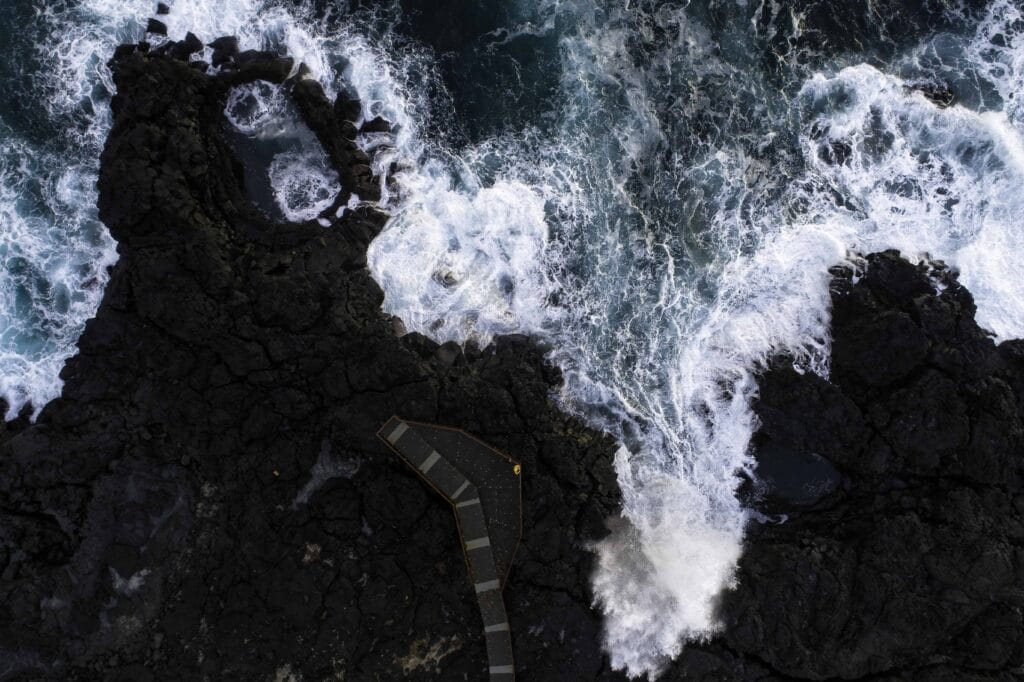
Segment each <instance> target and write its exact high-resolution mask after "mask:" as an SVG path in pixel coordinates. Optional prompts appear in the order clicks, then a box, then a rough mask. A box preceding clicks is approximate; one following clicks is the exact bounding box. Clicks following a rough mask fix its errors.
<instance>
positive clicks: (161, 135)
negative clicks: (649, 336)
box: [0, 49, 618, 681]
mask: <svg viewBox="0 0 1024 682" xmlns="http://www.w3.org/2000/svg"><path fill="white" fill-rule="evenodd" d="M286 65H287V68H286ZM112 67H113V72H114V77H115V80H116V84H117V93H118V94H117V96H116V97H115V98H114V101H113V104H112V107H113V114H114V125H113V129H112V131H111V133H110V137H109V139H108V141H107V145H106V148H105V150H104V153H103V157H102V170H101V175H100V180H99V189H100V199H99V209H100V215H101V217H102V219H103V220H104V222H105V223H106V224H107V226H108V227H109V229H110V231H111V234H112V235H113V236H114V237H115V238H116V239H117V241H118V245H119V247H118V248H119V254H120V260H119V262H118V263H117V265H116V266H115V267H114V270H113V273H112V278H111V282H110V285H109V286H108V288H107V291H106V293H105V296H104V300H103V303H102V305H101V307H100V309H99V312H98V314H97V316H96V318H95V319H93V320H91V321H90V322H89V324H88V325H87V328H86V330H85V333H84V334H83V335H82V337H81V340H80V342H79V349H80V352H79V354H78V355H77V356H76V357H75V358H73V359H72V360H70V361H69V362H68V364H67V366H66V368H65V369H64V371H63V373H62V378H63V379H64V381H65V382H66V383H65V389H64V393H63V396H62V397H61V398H60V399H59V400H57V401H54V402H53V403H51V404H50V405H48V406H47V407H46V409H45V410H44V411H43V413H42V415H41V416H40V418H39V421H38V423H36V424H34V425H26V424H17V423H14V424H11V425H8V426H6V427H4V430H3V431H2V432H0V500H2V502H0V679H4V680H7V679H18V680H23V679H60V680H90V681H91V680H98V679H111V680H115V679H116V680H122V679H123V680H193V679H203V678H209V679H218V680H219V679H239V680H243V679H244V680H263V679H274V678H275V677H276V678H277V679H289V678H288V675H290V674H293V675H295V676H300V675H301V676H302V678H303V679H307V680H320V679H336V678H337V676H343V677H344V679H353V680H361V679H396V678H399V677H402V676H403V675H405V674H406V673H408V674H409V675H411V676H412V677H414V678H415V677H436V676H437V674H438V673H436V672H435V671H437V670H442V671H443V675H444V676H445V677H446V678H450V677H449V676H458V677H459V678H462V677H465V678H466V679H477V678H479V677H482V676H483V675H484V674H485V667H486V658H485V654H484V643H483V637H482V633H481V631H482V626H481V623H480V616H479V612H478V611H477V607H476V603H475V600H474V596H473V593H472V585H471V584H470V583H469V581H468V579H467V571H466V566H465V560H464V558H463V556H462V552H461V549H460V547H459V541H458V534H457V531H456V528H455V522H454V519H453V517H452V514H451V511H450V509H449V508H448V507H446V505H445V504H444V503H443V502H442V501H441V500H439V499H437V498H436V496H435V495H433V494H431V493H430V492H429V491H428V490H426V489H425V488H424V486H423V484H422V482H421V481H420V480H419V479H418V478H417V477H416V476H414V475H413V474H412V473H411V472H410V471H408V470H407V468H406V466H405V465H404V464H402V462H401V461H400V460H399V459H398V458H397V457H395V456H394V455H393V454H392V453H390V452H388V451H387V450H386V449H385V448H384V447H383V445H382V444H381V443H380V442H379V440H378V439H377V438H376V436H375V432H376V430H377V429H378V428H379V426H380V425H381V424H382V423H384V421H385V420H386V419H388V418H389V417H390V416H391V415H393V414H399V415H401V416H403V417H406V418H410V419H418V420H424V421H430V422H438V423H442V424H449V425H453V426H458V427H461V428H465V429H467V430H468V431H470V432H472V433H474V434H475V435H477V436H479V437H481V438H483V439H485V440H487V441H488V442H489V443H491V444H493V445H494V446H496V447H499V448H502V449H504V450H506V451H507V452H509V453H513V454H514V455H515V456H516V457H517V458H519V459H521V460H522V463H523V468H524V474H523V476H524V478H523V509H524V511H523V525H524V528H525V529H526V537H525V538H524V542H523V544H522V546H521V547H520V549H519V552H518V555H517V558H516V562H515V566H514V568H513V575H512V577H511V579H510V582H509V585H508V588H507V600H508V606H509V614H510V618H511V620H512V624H513V630H514V631H515V632H517V633H522V636H521V638H519V640H518V645H517V646H518V649H517V655H518V656H519V658H520V659H521V661H522V663H521V665H522V666H523V667H524V669H529V670H532V671H541V673H540V674H544V673H543V671H570V670H573V669H584V667H585V665H591V666H593V665H598V666H599V665H600V656H598V655H596V653H595V652H596V651H597V649H596V646H597V645H596V632H597V629H598V626H599V619H598V616H597V614H596V613H594V611H593V610H592V609H591V608H590V606H589V604H590V597H589V595H588V594H587V592H586V590H587V577H588V575H589V573H590V570H591V567H590V565H591V555H590V553H589V552H588V551H587V550H586V549H585V547H584V543H585V542H587V541H588V539H594V538H595V537H596V534H598V533H601V532H603V529H602V527H601V524H600V523H597V524H595V523H594V520H595V519H598V520H600V519H603V518H604V517H605V516H607V515H609V514H612V513H614V511H615V508H616V505H617V500H618V491H617V486H616V484H615V479H614V474H613V472H612V469H611V464H610V458H611V453H612V451H613V444H612V443H611V442H610V441H609V440H608V439H607V438H603V437H601V436H600V435H598V434H596V433H594V432H592V431H589V430H587V429H585V428H584V427H582V426H581V425H580V424H579V423H577V422H576V421H574V420H573V419H571V418H569V417H567V416H565V415H563V414H562V413H560V412H559V411H558V410H557V409H556V408H555V406H554V405H553V403H552V402H551V400H550V398H549V394H550V392H551V389H552V387H554V386H556V385H557V384H558V383H559V381H560V377H559V374H558V372H557V371H556V370H555V369H553V368H552V367H550V366H548V365H546V364H545V362H544V359H543V354H542V352H541V350H540V349H538V348H537V347H536V346H535V345H533V344H532V343H531V342H529V341H527V340H525V339H522V338H518V337H515V338H508V339H498V340H497V341H496V342H495V343H494V344H493V345H492V346H490V347H488V348H486V349H483V350H477V349H468V350H466V351H463V350H462V349H455V350H454V352H448V351H446V352H445V353H441V354H439V353H438V350H439V348H438V346H437V344H434V343H432V342H430V341H428V340H427V339H424V338H423V337H420V336H417V335H408V336H406V337H404V338H399V337H397V336H395V334H394V333H393V329H394V327H395V322H394V320H392V319H391V318H389V317H388V316H387V315H384V314H383V313H382V312H381V310H380V306H381V302H382V297H383V295H382V293H381V290H380V289H379V287H378V286H377V285H376V284H375V283H374V281H373V280H372V278H371V277H370V275H369V273H368V272H367V271H366V269H365V263H366V255H365V250H366V246H367V244H368V243H369V241H370V240H371V239H372V238H373V237H374V236H375V235H376V234H377V233H378V232H379V230H380V229H381V227H382V225H383V224H384V220H385V216H384V215H383V214H381V213H379V212H378V211H376V210H375V209H374V208H372V207H370V206H368V205H364V206H361V207H359V208H357V209H356V210H354V211H347V212H345V214H344V217H342V218H341V219H337V220H335V221H334V224H332V226H331V227H330V228H324V227H322V226H321V225H320V224H318V223H317V222H316V221H311V222H308V223H274V222H271V221H269V220H268V219H267V218H265V217H264V216H263V215H262V214H261V213H260V212H259V211H258V210H256V209H255V208H254V207H253V206H252V205H250V204H249V203H248V202H247V201H246V199H245V194H244V191H243V187H242V186H241V184H240V183H241V180H240V178H241V177H242V174H241V173H239V172H237V171H238V169H237V162H236V161H235V160H234V157H233V154H232V152H231V149H230V147H229V146H228V143H227V142H226V140H225V139H224V132H223V131H224V117H223V109H224V106H225V102H226V97H227V95H228V93H229V91H230V89H231V88H232V87H234V86H236V85H238V84H239V83H242V82H245V81H246V80H251V79H254V78H266V79H269V80H272V81H274V82H280V81H282V80H283V79H284V77H285V76H287V74H288V72H290V70H291V62H290V60H286V59H282V58H281V57H279V56H277V55H271V54H267V53H242V54H240V55H238V60H237V68H235V69H229V70H226V71H224V72H222V73H220V74H218V75H216V76H211V75H206V74H204V73H201V72H199V71H197V70H195V69H191V68H189V67H188V66H187V65H186V64H184V63H182V62H180V61H177V60H175V59H172V58H171V57H170V56H169V55H168V54H147V53H143V52H141V51H139V50H133V49H122V50H119V51H118V53H117V58H116V60H115V61H114V62H113V63H112ZM307 82H308V81H301V82H298V83H294V84H290V85H289V86H287V87H288V91H289V92H292V93H293V94H294V97H295V99H296V101H297V102H298V103H299V109H300V111H302V112H303V114H304V115H305V119H306V122H307V124H308V125H309V126H310V127H311V129H312V130H314V132H316V133H317V135H318V137H319V138H320V139H322V140H325V141H326V142H327V144H328V148H329V150H331V151H332V152H334V153H332V155H331V158H332V161H334V162H335V163H336V164H338V165H337V166H336V170H337V171H338V172H339V174H340V175H342V176H346V175H347V176H352V177H362V176H360V175H359V173H360V172H361V171H359V169H358V166H360V165H364V164H365V163H366V161H369V157H368V156H367V155H366V154H364V153H362V152H361V150H360V151H359V152H358V153H356V152H357V150H355V149H354V148H353V147H350V146H348V143H347V142H346V141H345V138H339V139H337V140H336V139H334V138H332V135H333V134H335V133H336V132H337V130H338V125H339V121H338V120H337V119H334V118H323V117H322V116H323V115H324V114H326V115H330V116H333V111H334V110H333V106H332V103H331V102H330V101H328V100H326V98H325V97H324V96H323V93H322V90H318V89H317V88H316V87H314V86H313V85H312V84H311V83H310V84H308V85H307ZM441 356H444V357H443V358H442V357H441ZM552 623H559V624H560V625H559V626H558V627H559V632H561V633H562V634H561V637H562V638H563V641H569V642H574V641H579V642H582V643H583V644H584V646H583V647H580V648H579V652H578V653H577V654H573V655H569V656H567V655H566V652H565V651H563V650H561V649H560V647H554V646H551V643H552V642H553V641H555V638H557V637H559V634H558V632H555V631H548V634H547V635H546V636H545V637H542V638H538V637H534V636H531V635H530V634H529V633H530V632H531V631H532V630H531V629H532V628H536V627H541V626H544V625H545V624H552ZM584 660H586V663H584V662H583V661H584ZM551 674H552V675H553V674H554V673H551ZM296 678H297V677H296Z"/></svg>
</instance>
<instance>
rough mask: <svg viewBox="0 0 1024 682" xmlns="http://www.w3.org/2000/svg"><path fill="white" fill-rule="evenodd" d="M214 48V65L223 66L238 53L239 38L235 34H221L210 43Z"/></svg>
mask: <svg viewBox="0 0 1024 682" xmlns="http://www.w3.org/2000/svg"><path fill="white" fill-rule="evenodd" d="M210 47H211V48H213V56H212V62H213V65H214V66H222V65H224V64H226V63H228V62H229V61H231V60H232V59H234V57H235V55H237V54H238V38H237V37H235V36H221V37H220V38H217V39H216V40H214V41H213V42H211V43H210Z"/></svg>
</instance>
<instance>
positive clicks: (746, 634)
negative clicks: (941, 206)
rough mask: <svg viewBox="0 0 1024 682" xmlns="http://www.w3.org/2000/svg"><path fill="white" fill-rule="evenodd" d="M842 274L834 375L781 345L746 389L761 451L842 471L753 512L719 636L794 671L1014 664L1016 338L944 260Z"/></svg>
mask: <svg viewBox="0 0 1024 682" xmlns="http://www.w3.org/2000/svg"><path fill="white" fill-rule="evenodd" d="M853 274H854V273H853V272H851V271H849V270H837V272H836V279H835V281H834V284H833V322H832V328H833V336H834V344H833V357H832V371H831V381H825V380H823V379H821V378H820V377H817V376H815V375H813V374H798V373H797V372H796V371H794V370H793V369H792V367H791V366H790V365H789V363H787V362H786V361H785V360H784V359H779V361H778V362H777V363H776V365H775V367H774V368H773V369H772V370H771V371H770V372H768V373H767V374H766V375H764V376H763V377H762V378H761V397H760V401H759V402H758V404H757V413H758V416H759V417H760V419H761V423H762V426H761V430H760V432H759V434H758V437H757V441H756V445H757V452H758V455H757V457H758V460H759V461H765V458H766V456H767V457H768V458H770V457H771V456H772V453H774V452H777V451H784V452H788V453H791V454H792V456H799V457H809V456H815V457H821V458H824V459H826V460H827V461H828V462H830V463H831V465H834V467H835V468H836V469H837V470H838V471H839V473H840V474H841V482H840V484H839V486H838V488H837V489H836V490H835V491H834V492H832V493H831V494H829V495H826V496H825V497H824V498H822V499H820V500H819V501H818V502H817V503H816V504H815V505H813V506H811V507H810V508H809V509H803V508H801V507H799V506H798V505H794V504H790V505H789V506H788V507H787V506H786V505H785V503H781V504H780V502H779V501H778V500H774V501H772V505H771V507H772V508H771V509H769V510H768V511H771V512H774V513H788V515H789V516H788V519H787V520H786V522H785V523H782V524H764V525H754V526H753V527H752V528H751V532H750V535H749V538H748V543H747V545H748V546H747V551H746V554H745V556H744V557H743V559H742V561H741V571H740V574H739V582H740V585H741V588H740V589H739V590H738V591H737V592H735V593H733V594H732V595H730V596H729V597H727V600H726V604H727V606H726V612H727V614H728V622H729V623H730V624H731V626H732V627H731V628H730V630H729V632H728V633H727V634H726V636H725V641H726V642H728V645H729V646H730V648H732V649H733V650H735V651H738V652H742V653H743V654H744V655H748V656H756V657H757V658H758V659H760V660H763V661H765V662H766V663H768V664H770V665H771V667H772V668H773V669H774V670H776V671H778V672H780V673H783V674H785V675H788V676H791V677H795V678H799V679H824V678H840V677H841V678H843V679H861V678H866V677H868V676H871V675H877V677H872V678H871V679H917V680H941V679H948V680H954V679H957V680H968V679H982V678H984V679H1005V680H1010V679H1019V670H1020V666H1021V664H1022V663H1024V618H1022V613H1024V611H1022V609H1024V490H1022V473H1024V418H1022V415H1024V412H1022V408H1024V391H1022V388H1024V373H1022V370H1024V366H1022V364H1021V362H1020V359H1021V356H1020V348H1021V344H1020V342H1018V341H1010V342H1006V343H1003V344H1001V345H999V346H997V345H996V344H995V343H993V341H992V339H991V337H990V336H989V335H988V334H987V333H986V332H985V331H983V330H982V329H980V328H979V327H978V326H977V324H976V323H975V321H974V312H975V307H974V302H973V300H972V298H971V296H970V294H969V292H968V291H967V290H966V289H964V288H963V287H962V286H960V285H959V284H958V283H957V281H956V279H955V277H953V276H952V275H951V274H950V273H949V272H948V271H945V270H941V269H940V270H938V271H935V272H931V273H929V272H928V270H927V268H926V267H924V266H914V265H911V264H910V263H908V262H907V261H906V260H903V259H902V258H900V257H899V255H898V254H896V253H894V252H887V253H881V254H875V255H872V256H869V257H868V258H867V261H866V263H865V269H864V272H863V273H861V277H860V279H859V281H857V283H856V284H854V283H853ZM936 285H938V286H939V287H940V288H942V291H941V293H938V294H937V293H936V290H935V287H936ZM808 415H813V418H808ZM808 471H810V470H808ZM813 482H814V481H813V480H812V481H810V483H813ZM771 492H772V491H770V490H769V491H768V493H769V498H770V497H771ZM743 586H745V588H744V587H743Z"/></svg>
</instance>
